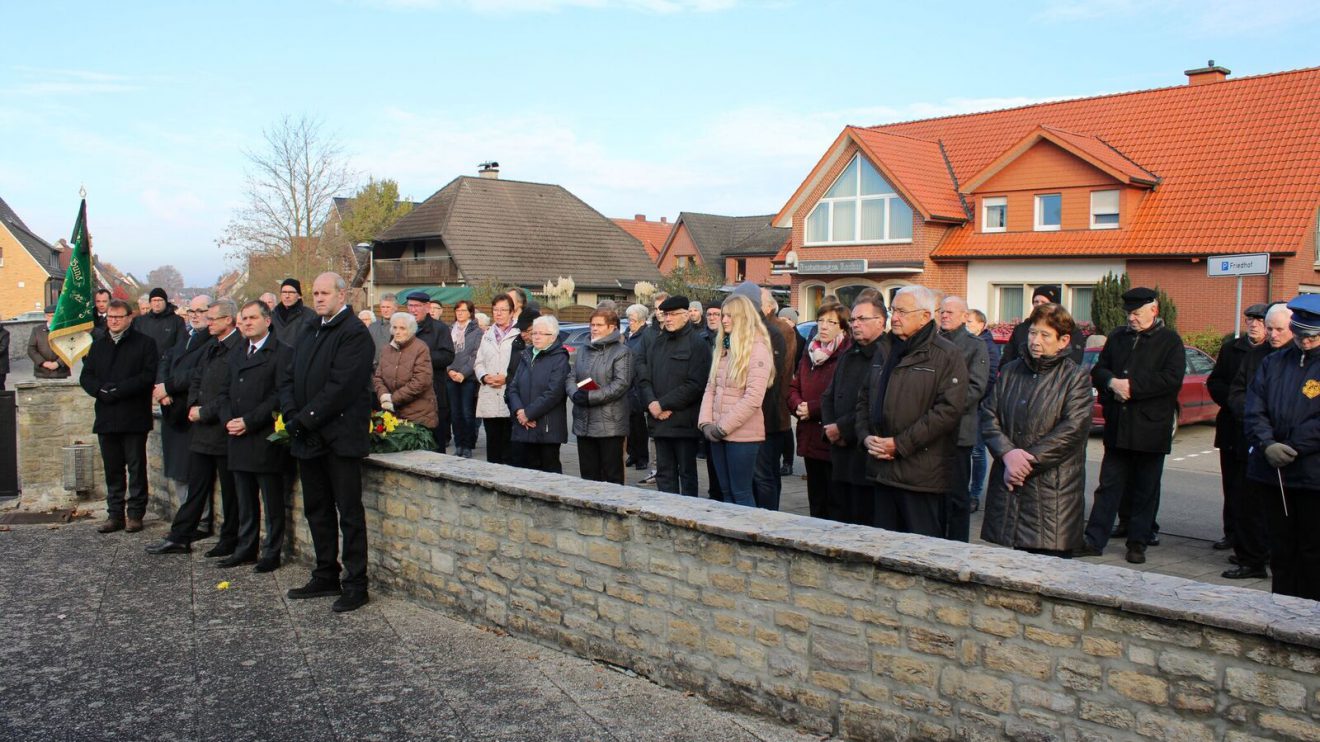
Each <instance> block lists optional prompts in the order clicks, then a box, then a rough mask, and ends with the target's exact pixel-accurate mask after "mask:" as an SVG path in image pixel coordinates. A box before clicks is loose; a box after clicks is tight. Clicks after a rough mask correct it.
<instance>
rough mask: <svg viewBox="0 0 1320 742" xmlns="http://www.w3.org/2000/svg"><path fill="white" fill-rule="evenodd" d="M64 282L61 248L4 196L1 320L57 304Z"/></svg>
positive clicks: (0, 225)
mask: <svg viewBox="0 0 1320 742" xmlns="http://www.w3.org/2000/svg"><path fill="white" fill-rule="evenodd" d="M63 285H64V267H63V266H62V265H61V263H60V251H59V250H57V249H55V248H54V247H51V245H50V243H48V242H46V241H45V240H43V239H41V238H40V237H38V236H37V235H36V233H34V232H33V231H32V230H31V229H28V226H27V225H26V224H24V223H23V220H22V219H20V218H19V217H18V214H15V213H14V210H13V209H11V208H9V204H7V203H5V202H4V199H0V319H12V318H14V317H15V316H17V315H20V314H22V313H24V312H33V311H36V312H40V311H42V310H43V309H45V308H46V307H47V306H51V307H53V306H55V301H56V299H58V298H59V295H60V288H61V287H62V286H63Z"/></svg>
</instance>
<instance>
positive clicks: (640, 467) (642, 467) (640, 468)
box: [632, 461, 651, 471]
mask: <svg viewBox="0 0 1320 742" xmlns="http://www.w3.org/2000/svg"><path fill="white" fill-rule="evenodd" d="M650 465H651V462H649V461H638V462H637V463H635V464H633V465H632V468H634V469H636V470H637V471H646V467H648V466H650Z"/></svg>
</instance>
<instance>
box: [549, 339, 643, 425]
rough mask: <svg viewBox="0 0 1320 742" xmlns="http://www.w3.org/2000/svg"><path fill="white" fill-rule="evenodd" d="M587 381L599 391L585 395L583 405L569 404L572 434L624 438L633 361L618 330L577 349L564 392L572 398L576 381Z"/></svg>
mask: <svg viewBox="0 0 1320 742" xmlns="http://www.w3.org/2000/svg"><path fill="white" fill-rule="evenodd" d="M584 379H591V380H592V381H594V382H596V385H597V386H599V387H600V388H599V389H594V390H592V391H589V392H587V403H586V404H574V405H573V435H576V436H579V437H588V438H613V437H619V436H626V435H628V390H629V389H631V388H632V380H633V359H632V352H631V351H629V350H628V345H627V344H626V343H624V342H623V335H622V334H620V333H619V331H618V329H615V330H614V332H611V333H610V334H608V335H606V336H605V337H603V338H600V339H599V340H591V341H590V342H588V343H587V344H585V345H583V346H582V347H581V348H578V352H577V356H576V357H575V358H574V359H573V372H572V373H570V374H569V375H568V378H567V379H566V380H565V382H564V392H565V393H566V394H568V396H570V397H571V396H573V392H575V391H577V390H578V389H577V385H578V382H580V381H583V380H584Z"/></svg>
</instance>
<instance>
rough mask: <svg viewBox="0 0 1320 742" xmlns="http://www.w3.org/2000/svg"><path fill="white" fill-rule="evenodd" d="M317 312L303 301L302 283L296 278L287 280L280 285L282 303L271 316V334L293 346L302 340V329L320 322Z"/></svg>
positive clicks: (277, 305)
mask: <svg viewBox="0 0 1320 742" xmlns="http://www.w3.org/2000/svg"><path fill="white" fill-rule="evenodd" d="M319 321H320V320H319V319H318V318H317V316H316V312H315V311H314V310H313V309H312V308H311V307H309V306H307V305H306V304H303V300H302V283H301V282H299V281H298V279H296V278H286V279H284V282H283V283H281V284H280V303H279V304H276V305H275V311H274V313H273V314H272V315H271V332H273V333H275V337H277V338H279V339H280V341H281V342H284V343H287V344H289V345H293V344H295V343H297V342H298V341H299V340H300V339H302V336H303V333H302V328H303V327H304V326H306V325H307V324H309V323H311V322H319Z"/></svg>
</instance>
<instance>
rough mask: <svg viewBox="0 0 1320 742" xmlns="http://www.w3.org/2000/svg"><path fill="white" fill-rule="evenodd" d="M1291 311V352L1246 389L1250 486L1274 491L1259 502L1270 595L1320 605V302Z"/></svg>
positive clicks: (1295, 304) (1310, 300) (1292, 305)
mask: <svg viewBox="0 0 1320 742" xmlns="http://www.w3.org/2000/svg"><path fill="white" fill-rule="evenodd" d="M1287 308H1288V309H1290V310H1292V319H1291V322H1290V323H1289V329H1291V330H1292V335H1293V341H1292V344H1291V345H1287V346H1284V347H1283V348H1281V349H1279V350H1277V351H1275V352H1274V353H1271V354H1269V355H1268V356H1266V357H1265V359H1264V360H1262V361H1261V364H1260V370H1259V371H1257V372H1256V375H1255V377H1254V378H1253V379H1252V380H1251V383H1250V385H1249V386H1248V387H1247V404H1246V420H1245V424H1246V433H1247V443H1248V444H1249V445H1250V446H1251V452H1250V454H1249V456H1248V459H1247V478H1248V479H1249V480H1251V482H1252V483H1253V485H1260V486H1261V490H1262V494H1264V492H1263V491H1264V490H1266V489H1271V490H1275V491H1274V492H1270V493H1269V495H1268V496H1266V497H1263V498H1262V502H1261V505H1263V506H1264V510H1265V517H1266V521H1267V522H1268V524H1269V534H1270V571H1271V572H1273V573H1274V577H1273V581H1272V582H1271V584H1270V589H1271V591H1273V592H1275V593H1277V594H1279V595H1294V596H1296V597H1299V598H1309V599H1311V600H1320V528H1317V525H1320V296H1317V295H1314V294H1303V295H1302V296H1299V297H1297V298H1296V299H1293V300H1292V301H1290V302H1288V306H1287ZM1271 311H1273V310H1271ZM1266 321H1267V323H1268V322H1269V317H1267V319H1266Z"/></svg>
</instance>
